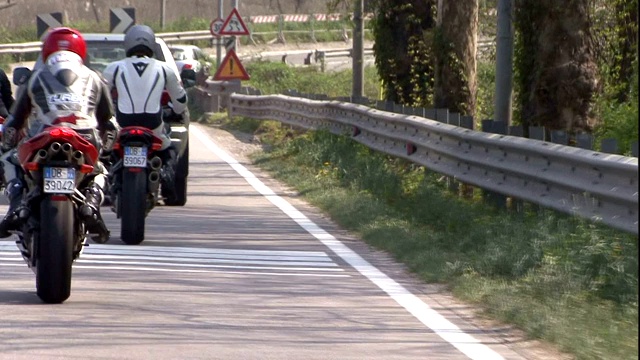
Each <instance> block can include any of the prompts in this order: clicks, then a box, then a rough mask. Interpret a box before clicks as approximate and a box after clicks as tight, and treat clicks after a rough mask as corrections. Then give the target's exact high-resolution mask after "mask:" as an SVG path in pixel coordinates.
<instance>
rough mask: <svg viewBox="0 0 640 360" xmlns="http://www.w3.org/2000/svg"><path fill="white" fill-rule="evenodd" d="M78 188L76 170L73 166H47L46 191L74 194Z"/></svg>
mask: <svg viewBox="0 0 640 360" xmlns="http://www.w3.org/2000/svg"><path fill="white" fill-rule="evenodd" d="M75 188H76V170H75V169H73V168H61V167H45V168H44V192H45V193H55V194H72V193H73V192H74V189H75Z"/></svg>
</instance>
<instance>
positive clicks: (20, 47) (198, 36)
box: [0, 30, 213, 54]
mask: <svg viewBox="0 0 640 360" xmlns="http://www.w3.org/2000/svg"><path fill="white" fill-rule="evenodd" d="M156 36H158V37H159V38H162V39H163V40H164V41H165V42H179V41H194V40H211V39H212V38H213V36H212V35H211V32H210V31H209V30H196V31H183V32H172V33H158V34H156ZM41 45H42V42H40V41H33V42H27V43H15V44H0V54H25V53H30V52H39V51H40V49H41Z"/></svg>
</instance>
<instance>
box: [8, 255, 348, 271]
mask: <svg viewBox="0 0 640 360" xmlns="http://www.w3.org/2000/svg"><path fill="white" fill-rule="evenodd" d="M13 255H15V258H4V257H0V260H10V261H13V259H18V260H21V259H22V256H21V255H20V254H19V253H17V252H16V253H14V254H13ZM91 259H96V260H100V259H102V260H106V259H115V260H147V261H166V262H171V261H173V262H182V263H207V264H211V263H222V264H249V265H275V266H283V267H286V266H309V267H319V268H328V267H337V266H338V264H336V263H326V262H325V263H319V262H307V261H245V260H226V259H225V260H221V259H192V258H185V257H180V256H173V257H168V256H165V257H156V256H130V255H118V254H113V255H94V254H82V255H81V256H80V258H79V260H81V261H90V260H91Z"/></svg>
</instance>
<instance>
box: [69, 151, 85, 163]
mask: <svg viewBox="0 0 640 360" xmlns="http://www.w3.org/2000/svg"><path fill="white" fill-rule="evenodd" d="M71 158H72V159H73V160H74V161H75V162H76V163H77V164H78V166H82V165H84V153H83V152H82V151H80V150H76V151H74V152H73V153H72V154H71Z"/></svg>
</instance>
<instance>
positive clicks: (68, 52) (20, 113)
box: [0, 27, 115, 243]
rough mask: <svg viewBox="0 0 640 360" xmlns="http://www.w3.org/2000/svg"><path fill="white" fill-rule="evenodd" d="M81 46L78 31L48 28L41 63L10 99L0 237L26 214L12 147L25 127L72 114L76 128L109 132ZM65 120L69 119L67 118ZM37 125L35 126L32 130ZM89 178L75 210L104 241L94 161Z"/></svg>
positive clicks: (108, 116)
mask: <svg viewBox="0 0 640 360" xmlns="http://www.w3.org/2000/svg"><path fill="white" fill-rule="evenodd" d="M86 52H87V47H86V43H85V41H84V38H83V37H82V34H80V32H78V31H77V30H75V29H71V28H68V27H59V28H54V29H52V30H50V31H49V33H48V34H47V35H46V38H45V39H44V40H43V43H42V61H43V66H40V67H38V68H37V69H35V70H34V72H33V74H31V76H30V78H29V80H28V82H27V84H26V88H25V89H24V91H21V92H20V94H19V96H18V98H17V99H16V102H15V106H14V109H13V112H12V113H11V114H10V115H9V117H8V119H7V121H6V122H5V124H4V132H3V137H2V144H1V145H0V150H1V152H2V156H1V157H0V159H1V160H2V166H3V169H4V176H5V181H6V182H5V183H6V184H7V188H6V195H7V197H8V198H9V201H10V204H9V210H8V212H7V214H6V215H5V217H4V219H2V222H0V237H2V238H4V237H8V236H9V235H10V233H9V231H10V230H16V229H18V228H19V227H20V225H21V224H22V223H23V222H24V221H25V220H26V219H28V217H29V204H28V203H27V202H26V200H25V201H23V196H24V190H25V182H24V177H23V176H24V174H22V169H21V167H20V164H19V163H18V161H17V156H16V153H17V145H18V143H19V141H20V137H21V136H20V135H19V134H24V133H25V131H24V130H25V127H27V126H29V127H30V129H29V131H28V135H26V136H27V137H28V136H29V134H31V135H35V134H37V133H38V132H39V131H34V130H42V128H43V127H46V126H49V125H51V124H52V123H53V122H54V121H55V120H56V119H57V118H61V117H68V118H73V119H74V120H73V121H75V124H76V125H70V124H69V123H65V125H68V126H71V127H73V128H74V129H76V130H79V131H80V130H82V129H84V130H87V131H90V132H93V133H95V130H96V129H97V130H98V131H99V132H100V133H101V136H100V138H102V134H104V133H105V132H107V131H115V130H114V129H113V126H114V123H113V122H112V121H111V120H112V117H113V103H112V99H111V94H110V92H109V89H108V87H107V86H106V84H105V83H104V81H103V80H102V79H101V78H100V76H99V75H98V74H97V73H95V72H94V71H93V70H91V69H89V68H88V67H86V66H85V65H84V60H85V58H86ZM32 112H35V119H36V120H37V121H34V123H32V124H28V122H29V120H28V118H29V116H30V115H31V114H32ZM73 121H71V120H70V121H69V122H73ZM36 127H37V128H36ZM100 138H96V137H95V136H94V137H93V140H94V145H96V147H97V148H98V149H99V150H100V149H101V147H102V144H101V141H100ZM93 175H94V176H93V179H92V180H91V182H90V183H89V185H88V186H87V187H86V188H85V189H83V190H82V191H83V193H84V195H85V201H84V204H83V205H82V206H81V207H80V209H79V213H80V216H81V217H82V218H83V220H84V222H85V225H86V228H87V230H88V232H89V233H90V234H94V235H93V237H92V238H93V240H94V241H96V242H100V243H104V242H106V241H107V240H108V239H109V230H108V229H107V227H106V225H105V223H104V221H103V219H102V216H101V214H100V205H101V203H102V201H103V192H102V189H103V188H104V186H105V181H106V169H105V168H104V166H103V165H102V164H101V163H100V162H98V163H97V164H96V166H94V174H93Z"/></svg>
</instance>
